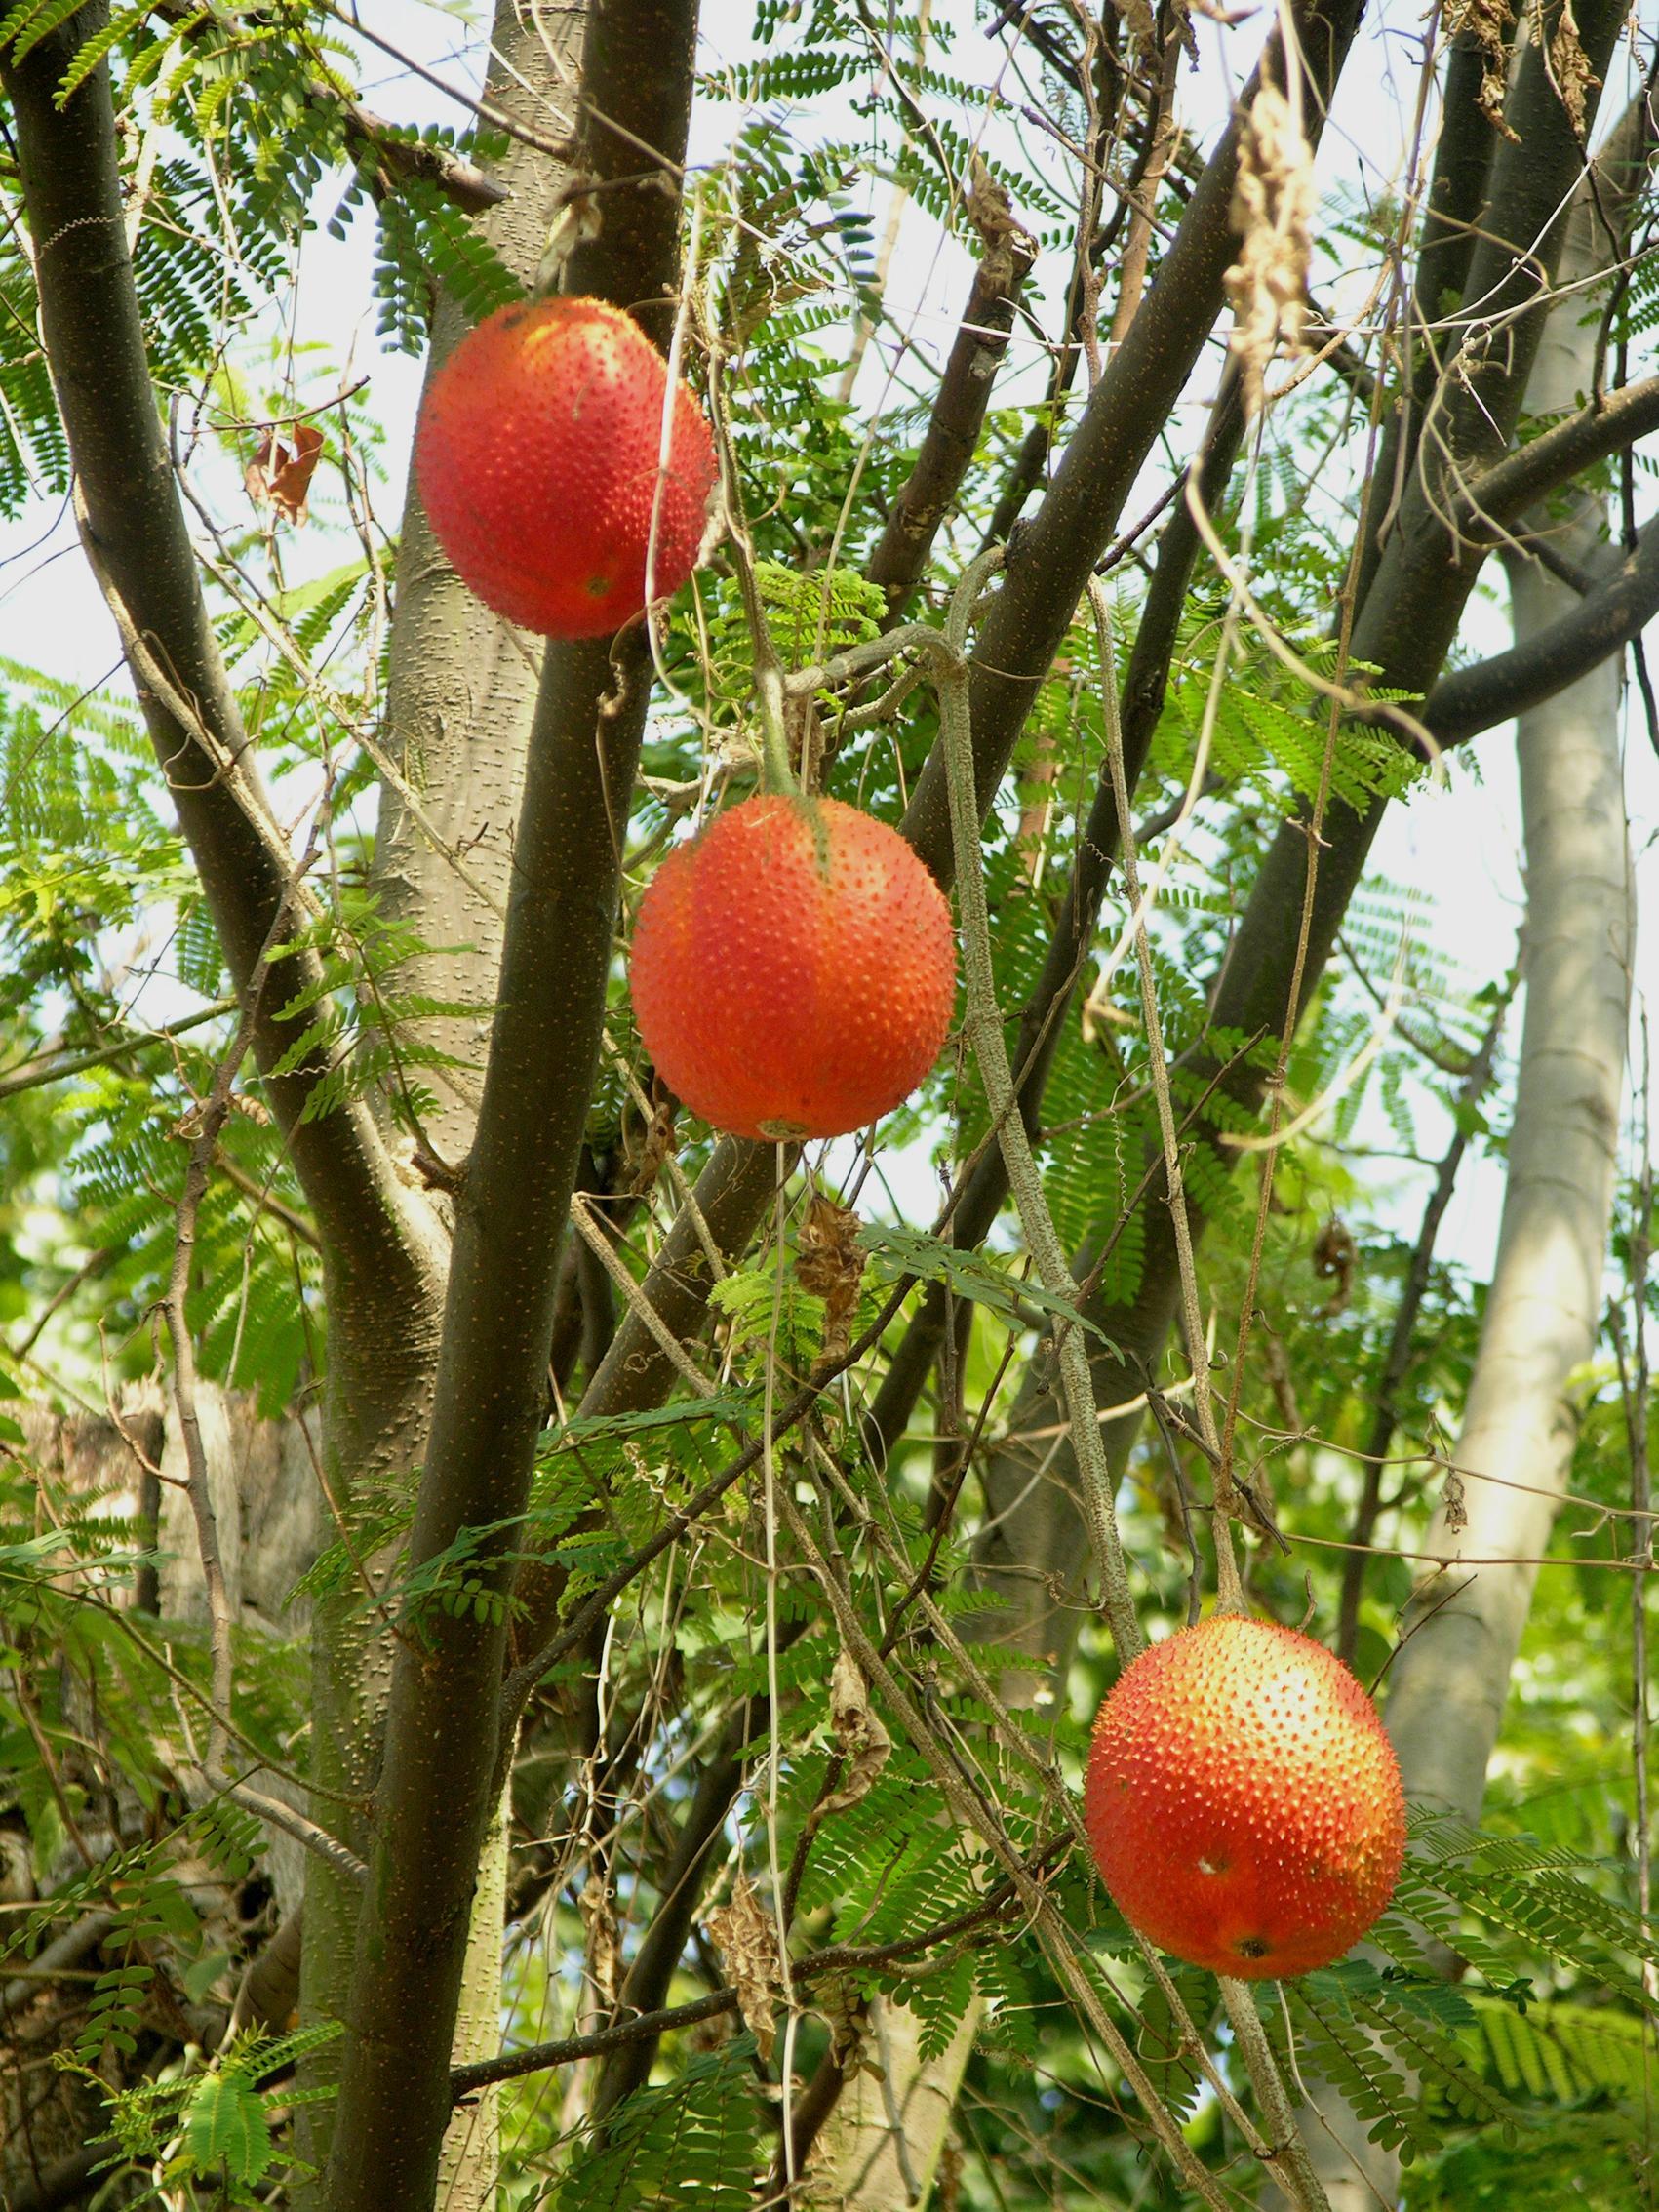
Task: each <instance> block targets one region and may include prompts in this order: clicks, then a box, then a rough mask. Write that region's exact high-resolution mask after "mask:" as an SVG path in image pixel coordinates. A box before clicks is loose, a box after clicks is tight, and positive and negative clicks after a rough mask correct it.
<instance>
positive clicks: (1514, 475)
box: [1457, 376, 1659, 544]
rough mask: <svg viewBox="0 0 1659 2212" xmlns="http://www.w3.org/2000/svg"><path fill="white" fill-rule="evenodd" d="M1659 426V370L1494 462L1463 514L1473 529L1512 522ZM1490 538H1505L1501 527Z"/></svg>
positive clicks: (1470, 490) (1463, 504)
mask: <svg viewBox="0 0 1659 2212" xmlns="http://www.w3.org/2000/svg"><path fill="white" fill-rule="evenodd" d="M1652 430H1659V376H1644V377H1642V378H1641V380H1640V381H1639V383H1635V384H1626V385H1624V386H1623V387H1622V388H1621V389H1620V390H1618V391H1616V392H1609V393H1608V394H1607V395H1606V397H1605V398H1604V399H1602V400H1600V401H1599V402H1596V403H1594V404H1593V405H1591V406H1589V407H1584V408H1580V409H1579V411H1578V413H1577V414H1576V415H1567V416H1566V417H1565V418H1564V420H1562V421H1560V422H1557V423H1555V424H1553V425H1552V426H1551V428H1550V429H1548V430H1544V431H1541V432H1540V433H1539V435H1538V436H1537V437H1536V438H1534V439H1532V440H1531V441H1530V443H1529V444H1527V445H1524V446H1522V447H1521V450H1520V452H1519V453H1513V454H1509V455H1507V456H1506V458H1505V459H1503V460H1501V461H1498V462H1496V463H1494V465H1493V466H1492V467H1491V468H1489V469H1487V470H1486V472H1485V474H1484V475H1483V476H1479V477H1477V478H1476V479H1475V481H1474V483H1473V484H1471V485H1469V486H1468V487H1467V489H1466V490H1465V492H1464V494H1463V496H1462V499H1461V500H1460V502H1459V505H1458V508H1457V515H1458V519H1459V521H1460V522H1462V523H1463V524H1464V525H1465V526H1466V527H1467V528H1468V529H1469V530H1470V531H1471V532H1473V533H1480V532H1481V525H1482V524H1483V523H1491V522H1499V523H1501V522H1507V521H1509V520H1510V519H1511V518H1512V517H1513V516H1515V515H1518V514H1520V513H1521V510H1522V509H1523V508H1525V507H1529V506H1531V505H1532V503H1533V501H1534V500H1537V499H1541V498H1543V496H1544V494H1546V493H1548V492H1554V491H1557V490H1559V489H1560V486H1561V485H1563V484H1566V483H1569V482H1570V481H1571V479H1572V478H1573V477H1575V476H1578V475H1581V474H1582V473H1583V471H1584V470H1585V469H1587V468H1592V467H1594V465H1595V464H1596V462H1597V461H1601V460H1606V459H1607V458H1608V456H1609V455H1610V454H1617V453H1623V452H1625V451H1626V450H1627V449H1628V448H1629V447H1631V446H1633V445H1635V443H1636V441H1637V440H1638V439H1639V438H1645V437H1646V436H1647V434H1648V433H1649V431H1652ZM1485 541H1486V542H1487V543H1488V544H1496V543H1499V542H1501V533H1497V532H1488V533H1485Z"/></svg>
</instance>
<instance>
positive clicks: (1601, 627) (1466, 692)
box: [1423, 515, 1659, 745]
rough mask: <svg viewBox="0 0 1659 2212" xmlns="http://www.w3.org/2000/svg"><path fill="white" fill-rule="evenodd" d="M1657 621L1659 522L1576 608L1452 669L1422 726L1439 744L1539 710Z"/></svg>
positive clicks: (1646, 529)
mask: <svg viewBox="0 0 1659 2212" xmlns="http://www.w3.org/2000/svg"><path fill="white" fill-rule="evenodd" d="M1655 615H1659V515H1656V516H1654V517H1653V519H1652V520H1651V521H1649V522H1647V523H1645V524H1643V526H1642V529H1641V531H1640V533H1639V536H1638V538H1637V542H1636V548H1635V550H1634V552H1631V553H1629V554H1627V555H1626V557H1625V558H1624V560H1622V561H1621V562H1620V563H1619V565H1618V567H1617V568H1616V569H1615V570H1614V571H1613V573H1612V574H1611V575H1609V576H1607V577H1606V578H1605V579H1604V580H1603V581H1602V582H1600V583H1599V584H1598V585H1597V586H1596V588H1595V589H1594V590H1593V591H1592V592H1591V593H1590V594H1589V596H1588V597H1587V598H1585V599H1582V600H1580V602H1579V604H1578V605H1577V606H1576V607H1573V608H1569V609H1568V611H1567V612H1566V613H1564V614H1562V615H1560V616H1559V617H1558V618H1557V619H1556V620H1555V621H1554V622H1551V623H1548V624H1547V625H1546V626H1545V627H1544V628H1543V629H1541V630H1535V631H1534V632H1533V633H1532V635H1531V636H1530V637H1527V638H1523V639H1522V640H1521V643H1520V644H1519V645H1514V646H1511V647H1510V648H1509V649H1508V651H1507V652H1495V653H1493V654H1492V656H1491V658H1490V659H1489V660H1480V661H1477V662H1475V664H1474V665H1473V666H1472V667H1469V668H1456V669H1453V671H1452V673H1451V674H1450V675H1449V676H1442V678H1441V680H1440V682H1439V683H1438V684H1437V685H1436V686H1435V688H1434V690H1433V691H1431V692H1430V693H1429V697H1428V701H1427V704H1426V705H1425V706H1424V708H1423V720H1424V722H1425V723H1426V724H1427V725H1428V727H1429V729H1430V730H1431V731H1433V732H1434V734H1435V736H1436V737H1437V738H1438V739H1439V740H1440V742H1441V743H1442V745H1458V744H1461V743H1462V742H1463V741H1464V739H1465V738H1469V737H1474V736H1478V735H1479V734H1480V732H1481V731H1482V730H1490V729H1491V728H1492V727H1493V726H1494V724H1496V723H1500V722H1508V721H1510V720H1511V719H1512V718H1513V717H1514V716H1516V715H1518V714H1524V713H1525V712H1526V710H1527V709H1528V708H1529V707H1535V706H1541V705H1542V704H1543V702H1544V701H1545V700H1546V699H1553V698H1554V697H1555V695H1556V693H1557V692H1558V691H1565V690H1566V689H1567V687H1568V686H1569V685H1571V684H1576V683H1577V682H1578V681H1579V679H1580V678H1581V677H1583V676H1588V675H1589V673H1590V671H1591V670H1592V669H1593V668H1599V667H1600V665H1601V663H1602V662H1603V661H1604V660H1607V659H1609V658H1610V657H1611V656H1612V655H1613V654H1614V653H1616V652H1623V651H1624V649H1625V647H1626V646H1628V645H1630V644H1631V643H1632V642H1633V641H1634V640H1635V639H1637V638H1639V636H1640V635H1641V633H1642V631H1643V630H1644V629H1645V628H1646V627H1647V625H1648V623H1649V622H1651V621H1652V620H1653V618H1654V616H1655Z"/></svg>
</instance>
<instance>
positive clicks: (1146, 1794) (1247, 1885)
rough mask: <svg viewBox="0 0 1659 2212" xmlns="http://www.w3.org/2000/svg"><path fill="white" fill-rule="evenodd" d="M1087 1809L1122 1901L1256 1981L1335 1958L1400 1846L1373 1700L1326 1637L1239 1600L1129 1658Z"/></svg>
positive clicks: (1140, 1919) (1187, 1947) (1185, 1951)
mask: <svg viewBox="0 0 1659 2212" xmlns="http://www.w3.org/2000/svg"><path fill="white" fill-rule="evenodd" d="M1084 1809H1085V1816H1086V1822H1087V1827H1088V1838H1089V1842H1090V1843H1091V1844H1092V1846H1093V1849H1094V1856H1095V1860H1096V1862H1097V1864H1098V1865H1099V1868H1100V1873H1101V1876H1102V1878H1103V1879H1104V1881H1105V1883H1106V1887H1107V1888H1108V1889H1109V1890H1110V1891H1111V1893H1112V1898H1113V1901H1114V1903H1115V1904H1116V1905H1117V1907H1118V1909H1119V1911H1120V1912H1121V1913H1122V1914H1123V1916H1124V1917H1125V1918H1126V1920H1127V1921H1129V1922H1130V1924H1131V1925H1132V1926H1134V1927H1136V1928H1138V1929H1139V1931H1140V1932H1141V1934H1142V1935H1144V1936H1146V1937H1148V1938H1149V1939H1150V1940H1151V1941H1152V1942H1153V1943H1155V1944H1157V1945H1158V1946H1159V1947H1160V1948H1161V1949H1162V1950H1164V1951H1168V1952H1172V1953H1173V1954H1174V1955H1175V1956H1176V1957H1177V1958H1185V1959H1188V1960H1190V1962H1191V1963H1192V1964H1193V1965H1195V1966H1207V1967H1209V1968H1210V1969H1211V1970H1212V1971H1213V1972H1215V1973H1217V1974H1237V1975H1241V1976H1243V1977H1244V1978H1245V1979H1248V1980H1263V1979H1266V1978H1268V1977H1269V1976H1272V1977H1276V1978H1282V1977H1284V1976H1285V1975H1290V1974H1305V1973H1307V1972H1309V1971H1310V1969H1311V1968H1313V1967H1315V1966H1326V1965H1329V1963H1330V1962H1331V1960H1332V1959H1336V1958H1340V1957H1341V1956H1342V1955H1343V1953H1344V1952H1345V1951H1347V1950H1348V1949H1349V1948H1350V1947H1351V1946H1352V1945H1353V1944H1355V1943H1357V1942H1358V1941H1359V1939H1360V1937H1361V1936H1363V1934H1364V1932H1365V1930H1366V1929H1367V1928H1368V1927H1369V1926H1370V1925H1371V1923H1372V1921H1373V1920H1375V1919H1376V1917H1377V1916H1378V1915H1379V1914H1380V1913H1381V1912H1382V1911H1383V1909H1384V1907H1385V1906H1386V1905H1387V1903H1388V1901H1389V1899H1390V1897H1391V1896H1392V1895H1393V1894H1394V1885H1395V1883H1396V1881H1397V1880H1398V1879H1399V1877H1400V1868H1401V1862H1402V1858H1403V1856H1404V1851H1405V1803H1404V1797H1403V1796H1402V1791H1401V1786H1400V1768H1399V1766H1398V1764H1397V1763H1396V1761H1395V1757H1394V1750H1393V1747H1392V1745H1391V1744H1390V1743H1389V1740H1388V1738H1387V1736H1386V1735H1385V1734H1384V1733H1383V1726H1382V1722H1381V1720H1380V1719H1379V1718H1377V1710H1376V1707H1375V1706H1374V1705H1373V1704H1372V1703H1371V1701H1370V1699H1369V1698H1368V1697H1367V1696H1366V1694H1365V1692H1364V1691H1363V1689H1362V1688H1361V1686H1360V1684H1359V1683H1358V1682H1357V1681H1356V1680H1355V1679H1354V1677H1353V1676H1352V1675H1351V1674H1350V1673H1349V1672H1348V1669H1347V1668H1346V1667H1345V1666H1343V1664H1342V1662H1341V1661H1340V1660H1339V1659H1333V1658H1332V1657H1331V1655H1330V1653H1329V1652H1328V1651H1326V1650H1325V1649H1324V1647H1323V1644H1318V1643H1315V1642H1314V1641H1313V1640H1312V1639H1310V1638H1308V1637H1305V1636H1298V1635H1297V1633H1296V1632H1295V1630H1294V1629H1287V1628H1280V1627H1279V1626H1278V1625H1277V1624H1276V1623H1274V1622H1271V1621H1251V1620H1244V1619H1242V1618H1241V1617H1240V1616H1239V1615H1237V1614H1234V1613H1217V1614H1214V1615H1213V1616H1211V1618H1210V1619H1208V1620H1205V1621H1200V1622H1199V1623H1198V1624H1197V1626H1196V1627H1193V1628H1189V1629H1183V1630H1181V1631H1180V1633H1179V1634H1178V1635H1176V1636H1172V1637H1170V1638H1168V1639H1166V1640H1165V1642H1163V1643H1156V1644H1154V1645H1153V1646H1152V1648H1151V1649H1150V1650H1148V1651H1143V1652H1142V1653H1141V1654H1140V1656H1139V1658H1138V1659H1135V1660H1134V1661H1132V1662H1131V1664H1130V1665H1129V1666H1128V1667H1126V1669H1125V1671H1124V1673H1123V1675H1122V1676H1121V1677H1120V1679H1119V1681H1118V1684H1117V1687H1116V1688H1115V1689H1114V1690H1113V1691H1112V1693H1111V1695H1110V1696H1109V1697H1108V1698H1107V1699H1106V1701H1105V1703H1104V1704H1103V1705H1102V1706H1101V1708H1100V1714H1099V1718H1097V1719H1096V1721H1095V1723H1094V1741H1093V1745H1092V1748H1091V1749H1090V1752H1089V1759H1088V1775H1087V1781H1086V1789H1085V1797H1084Z"/></svg>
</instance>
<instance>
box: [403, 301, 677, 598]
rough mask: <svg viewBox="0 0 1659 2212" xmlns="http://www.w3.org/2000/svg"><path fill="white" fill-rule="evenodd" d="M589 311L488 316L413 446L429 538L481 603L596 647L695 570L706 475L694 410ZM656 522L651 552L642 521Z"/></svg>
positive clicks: (431, 395) (583, 306)
mask: <svg viewBox="0 0 1659 2212" xmlns="http://www.w3.org/2000/svg"><path fill="white" fill-rule="evenodd" d="M667 394H668V372H667V369H666V367H665V366H664V363H663V360H662V357H661V355H660V354H659V353H658V352H657V351H656V348H655V347H654V346H653V345H652V343H651V341H650V339H649V338H648V337H647V336H646V335H645V333H644V332H643V331H642V330H641V329H640V327H639V325H638V324H637V323H635V322H634V321H633V320H632V319H631V318H630V317H629V316H627V315H624V314H623V313H622V312H621V310H620V309H619V308H616V307H611V306H608V305H607V304H606V302H605V301H604V300H602V299H558V298H555V299H533V300H524V301H521V302H519V303H518V304H517V305H515V306H511V307H498V308H497V309H496V310H495V312H494V314H493V315H488V316H486V317H485V319H484V321H483V322H482V323H480V324H479V325H478V327H477V329H476V330H473V331H469V332H468V334H467V336H465V337H464V338H462V339H461V341H460V343H459V344H458V345H457V346H456V347H455V349H454V352H453V353H452V354H451V355H450V357H449V359H448V360H447V361H446V362H445V363H444V365H443V367H442V368H441V369H440V370H439V371H438V372H437V374H436V375H434V377H433V378H432V383H431V388H430V389H429V390H428V392H427V394H426V402H425V406H424V408H423V409H422V411H421V416H420V427H419V430H418V431H417V432H416V435H415V470H416V474H417V477H418V480H419V484H420V494H421V497H422V498H423V499H424V500H425V502H426V512H427V516H428V518H429V519H430V521H431V524H432V528H433V530H434V531H435V532H436V533H437V536H438V542H439V544H440V545H442V547H443V548H444V551H445V552H446V553H447V554H448V555H449V557H450V560H451V561H452V563H453V564H454V569H455V571H456V573H457V574H458V575H459V576H460V577H461V579H462V581H463V582H464V583H466V584H467V585H468V586H470V588H471V589H472V590H473V591H474V592H476V593H477V595H478V597H479V598H480V599H482V600H483V602H484V604H485V605H486V606H487V607H490V608H493V609H494V612H496V613H497V614H504V615H505V616H506V618H507V620H508V621H509V622H517V623H518V624H519V625H520V626H521V627H522V628H524V629H527V630H537V631H539V632H540V633H541V635H542V636H543V637H549V638H593V637H604V636H609V635H610V633H611V632H612V631H613V630H616V629H619V628H620V627H621V625H622V624H623V623H624V622H626V621H627V620H629V618H630V617H631V616H633V615H635V614H638V613H639V612H641V611H642V610H643V609H644V607H645V604H646V585H647V580H648V579H647V575H646V568H647V561H648V555H649V556H650V561H651V576H650V579H649V580H650V584H651V590H652V597H653V598H659V599H660V598H665V597H666V596H667V595H668V594H669V593H670V592H674V591H678V590H679V588H680V586H681V585H682V584H683V583H684V582H685V580H686V578H687V577H688V576H689V575H690V574H691V571H692V570H693V569H694V568H695V567H696V563H697V549H698V547H699V546H700V544H701V543H702V534H703V523H704V516H705V510H706V507H707V504H708V495H709V494H710V492H711V491H712V490H713V488H714V484H715V481H716V477H717V475H718V470H717V468H716V465H715V457H714V444H713V441H712V440H711V438H710V437H709V431H708V424H707V423H706V422H705V421H704V420H703V417H702V412H701V410H700V409H699V408H698V406H697V403H696V401H695V400H694V399H693V398H692V396H691V392H690V391H689V390H688V388H687V387H686V385H684V384H680V385H678V386H677V387H676V388H675V392H674V404H673V413H672V416H671V432H670V441H669V452H668V462H667V468H666V470H665V471H662V472H661V486H662V489H661V494H660V497H659V496H658V493H657V483H658V475H659V469H660V463H661V455H662V418H663V410H664V407H665V405H666V402H667ZM653 510H654V513H655V517H656V537H655V545H654V550H653V549H652V513H653Z"/></svg>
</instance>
